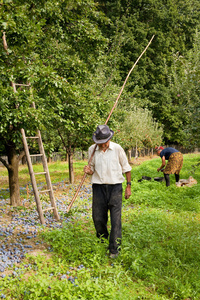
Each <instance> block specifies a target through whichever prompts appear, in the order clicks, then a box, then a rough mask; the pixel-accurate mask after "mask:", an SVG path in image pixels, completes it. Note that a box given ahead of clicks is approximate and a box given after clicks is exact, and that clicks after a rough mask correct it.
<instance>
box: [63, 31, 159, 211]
mask: <svg viewBox="0 0 200 300" xmlns="http://www.w3.org/2000/svg"><path fill="white" fill-rule="evenodd" d="M154 36H155V35H153V36H152V38H151V39H150V41H149V43H148V44H147V46H146V48H145V49H144V50H143V51H142V53H141V54H140V56H139V57H138V59H137V60H136V62H135V63H134V65H133V66H132V68H131V69H130V71H129V73H128V75H127V76H126V79H125V81H124V84H123V85H122V88H121V90H120V93H119V95H118V97H117V99H116V101H115V104H114V105H113V108H112V109H111V111H110V113H109V115H108V118H107V119H106V122H105V125H106V124H107V123H108V121H109V119H110V117H111V115H112V113H113V111H114V109H115V107H116V106H117V102H118V100H119V98H120V96H121V94H122V92H123V89H124V87H125V85H126V82H127V80H128V78H129V76H130V74H131V72H132V71H133V69H134V68H135V66H136V65H137V63H138V61H139V60H140V58H141V57H142V55H143V54H144V53H145V52H146V50H147V49H148V47H149V46H150V44H151V42H152V40H153V38H154ZM96 147H97V145H96V146H95V147H94V151H93V153H92V155H91V157H90V159H89V162H88V165H89V166H90V163H91V161H92V158H93V156H94V153H95V150H96ZM86 176H87V174H86V173H84V175H83V178H82V180H81V182H80V184H79V186H78V189H77V191H76V193H75V194H74V197H73V198H72V200H71V202H70V204H69V205H68V207H67V213H68V212H69V210H70V208H71V207H72V205H73V203H74V201H75V200H76V197H77V196H78V193H79V191H80V189H81V187H82V185H83V182H84V181H85V178H86Z"/></svg>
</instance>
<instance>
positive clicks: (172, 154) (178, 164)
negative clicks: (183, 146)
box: [156, 146, 183, 186]
mask: <svg viewBox="0 0 200 300" xmlns="http://www.w3.org/2000/svg"><path fill="white" fill-rule="evenodd" d="M156 151H157V155H158V156H160V157H161V159H162V165H161V167H160V168H158V169H157V171H158V172H159V171H161V170H163V168H164V167H165V165H166V160H168V163H167V165H166V167H165V169H164V170H163V173H164V176H165V181H166V186H170V179H169V174H175V179H176V182H178V181H179V173H180V171H181V169H182V166H183V155H182V153H181V152H179V151H178V150H176V149H174V148H172V147H167V148H165V149H164V148H163V147H162V146H159V147H156Z"/></svg>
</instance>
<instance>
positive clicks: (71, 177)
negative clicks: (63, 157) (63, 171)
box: [68, 149, 74, 184]
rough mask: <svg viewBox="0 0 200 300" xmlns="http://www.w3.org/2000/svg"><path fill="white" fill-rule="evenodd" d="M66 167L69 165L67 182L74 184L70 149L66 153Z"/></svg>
mask: <svg viewBox="0 0 200 300" xmlns="http://www.w3.org/2000/svg"><path fill="white" fill-rule="evenodd" d="M68 165H69V182H70V183H72V184H73V183H74V168H73V153H72V152H71V149H70V150H69V151H68Z"/></svg>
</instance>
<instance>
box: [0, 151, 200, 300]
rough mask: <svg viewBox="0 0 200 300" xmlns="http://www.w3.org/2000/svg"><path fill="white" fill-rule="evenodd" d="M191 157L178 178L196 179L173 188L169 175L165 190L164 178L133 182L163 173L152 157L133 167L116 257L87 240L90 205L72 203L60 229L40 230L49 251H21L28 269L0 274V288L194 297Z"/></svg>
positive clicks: (197, 199)
mask: <svg viewBox="0 0 200 300" xmlns="http://www.w3.org/2000/svg"><path fill="white" fill-rule="evenodd" d="M199 160H200V156H199V155H194V154H193V155H184V165H183V169H182V171H181V174H180V175H181V178H185V179H187V178H188V177H189V176H193V177H194V178H195V179H196V180H197V182H198V183H197V184H196V185H194V186H192V187H176V185H175V180H174V176H173V175H170V179H171V185H170V187H168V188H167V187H166V186H165V182H156V181H154V180H152V181H142V182H138V180H139V179H141V177H142V176H143V175H145V176H150V177H152V178H154V177H157V176H163V174H162V173H159V174H158V173H157V171H156V170H157V168H158V167H159V166H160V164H161V160H160V159H159V158H155V159H152V160H150V161H146V162H144V163H142V164H141V165H140V166H136V167H133V169H132V196H131V197H130V198H129V199H128V200H125V199H123V211H122V224H123V226H122V250H121V254H120V255H119V257H118V258H117V259H115V260H112V259H110V258H109V256H108V251H107V246H108V244H107V241H105V243H99V241H98V239H97V238H96V237H95V232H94V226H93V222H92V219H91V209H88V208H87V209H85V208H80V209H78V208H76V209H75V208H72V210H71V212H70V217H71V219H70V221H69V215H67V214H66V219H65V221H64V222H63V226H62V228H57V229H53V228H52V229H51V230H50V229H49V230H48V229H46V230H43V231H42V234H41V239H43V240H45V241H46V243H48V244H49V245H51V248H52V250H51V251H52V252H48V250H47V252H46V257H45V258H44V256H37V257H34V256H31V255H30V256H28V257H27V258H26V263H27V264H30V268H29V271H28V272H27V270H24V271H23V269H21V271H20V273H18V275H17V276H15V277H14V276H12V277H5V278H3V279H2V280H1V282H0V289H1V292H2V293H4V294H6V296H7V298H8V299H73V300H75V299H85V300H88V299H101V300H102V299H118V300H124V299H125V300H141V299H147V300H161V299H162V300H167V299H180V300H186V299H192V300H198V299H200V271H199V265H200V170H199V168H197V167H195V165H196V164H197V162H199ZM124 188H125V185H124ZM81 201H88V200H86V199H83V200H81ZM81 201H80V199H78V200H77V203H78V204H77V205H78V206H80V205H81ZM90 201H91V200H90ZM48 254H50V255H48ZM47 255H48V256H47ZM1 292H0V294H1Z"/></svg>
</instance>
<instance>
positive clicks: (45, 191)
mask: <svg viewBox="0 0 200 300" xmlns="http://www.w3.org/2000/svg"><path fill="white" fill-rule="evenodd" d="M50 191H51V190H43V191H39V192H40V193H47V192H50Z"/></svg>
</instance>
